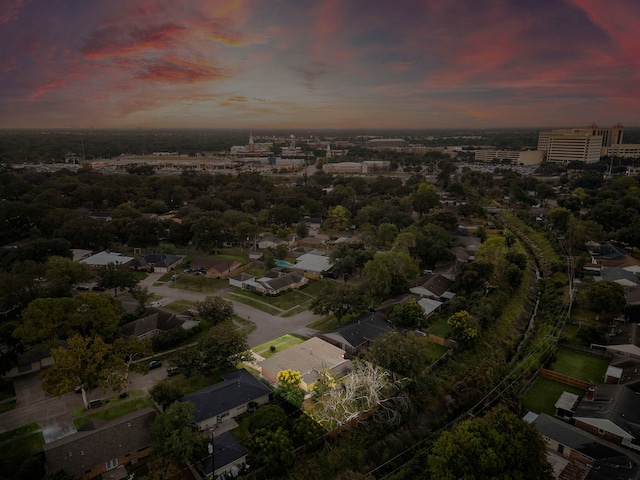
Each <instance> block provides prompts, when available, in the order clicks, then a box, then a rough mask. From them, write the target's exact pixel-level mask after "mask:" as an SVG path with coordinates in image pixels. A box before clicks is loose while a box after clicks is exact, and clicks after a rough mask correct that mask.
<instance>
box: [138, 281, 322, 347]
mask: <svg viewBox="0 0 640 480" xmlns="http://www.w3.org/2000/svg"><path fill="white" fill-rule="evenodd" d="M162 275H163V274H162V273H152V274H150V275H149V276H148V277H147V278H146V279H144V280H143V281H142V282H140V285H141V286H143V287H147V288H148V289H149V291H150V292H152V293H154V294H156V295H159V296H161V297H162V298H161V299H160V302H161V303H162V304H163V305H168V304H170V303H171V302H174V301H177V300H189V301H192V302H199V301H202V300H204V299H205V298H206V297H207V296H210V295H215V294H220V293H224V292H225V291H227V290H226V289H225V290H224V291H223V292H216V291H213V290H212V291H211V293H199V292H192V291H190V290H182V289H180V288H173V287H172V282H167V283H166V284H164V285H162V286H156V287H154V286H153V284H154V283H156V282H157V281H158V279H159V278H160V277H161V276H162ZM178 281H180V280H178ZM231 303H232V304H233V308H234V310H235V312H236V314H237V315H239V316H240V317H242V318H245V319H247V320H250V321H252V322H253V323H255V324H256V329H255V330H254V331H253V332H252V333H250V334H249V337H248V342H249V346H250V347H255V346H256V345H260V344H262V343H264V342H267V341H269V340H272V339H274V338H278V337H280V336H282V335H284V334H285V333H298V334H301V335H304V336H312V335H313V333H315V331H314V330H310V329H308V328H307V325H309V324H310V323H311V322H313V321H314V320H317V319H319V318H320V317H319V316H317V315H314V314H313V313H311V312H309V311H308V310H305V311H304V312H300V313H298V314H296V315H293V316H291V317H286V318H283V317H278V316H276V315H271V314H269V313H267V312H263V311H262V310H259V309H257V308H255V307H252V306H249V305H246V304H244V303H240V302H236V301H233V300H231Z"/></svg>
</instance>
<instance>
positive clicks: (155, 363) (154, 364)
mask: <svg viewBox="0 0 640 480" xmlns="http://www.w3.org/2000/svg"><path fill="white" fill-rule="evenodd" d="M161 366H162V362H161V361H160V360H151V361H150V362H149V370H153V369H154V368H160V367H161Z"/></svg>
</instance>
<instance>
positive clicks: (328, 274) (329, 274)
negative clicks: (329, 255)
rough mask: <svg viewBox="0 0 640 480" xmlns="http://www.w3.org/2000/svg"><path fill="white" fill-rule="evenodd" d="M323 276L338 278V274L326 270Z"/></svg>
mask: <svg viewBox="0 0 640 480" xmlns="http://www.w3.org/2000/svg"><path fill="white" fill-rule="evenodd" d="M324 276H325V277H327V278H333V279H334V280H335V279H336V278H338V274H337V273H335V272H327V273H325V274H324Z"/></svg>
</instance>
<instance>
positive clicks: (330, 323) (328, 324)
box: [307, 314, 338, 333]
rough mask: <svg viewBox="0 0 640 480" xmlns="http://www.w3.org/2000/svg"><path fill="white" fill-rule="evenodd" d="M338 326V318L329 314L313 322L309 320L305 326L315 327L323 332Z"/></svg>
mask: <svg viewBox="0 0 640 480" xmlns="http://www.w3.org/2000/svg"><path fill="white" fill-rule="evenodd" d="M337 326H338V319H337V318H336V317H334V316H333V314H331V315H327V316H326V317H322V318H320V319H318V320H316V321H315V322H311V323H310V324H309V325H307V327H309V328H315V329H316V330H319V331H321V332H323V333H326V332H330V331H331V330H333V329H334V328H336V327H337Z"/></svg>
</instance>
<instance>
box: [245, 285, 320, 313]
mask: <svg viewBox="0 0 640 480" xmlns="http://www.w3.org/2000/svg"><path fill="white" fill-rule="evenodd" d="M233 294H234V295H238V296H243V297H247V298H249V299H251V300H255V301H258V302H263V303H266V304H268V305H270V306H272V307H275V308H277V309H279V310H289V309H290V308H293V307H297V306H298V305H300V304H304V303H309V302H311V301H312V300H313V298H314V297H313V296H311V295H308V294H307V293H303V292H301V291H297V290H291V291H289V292H287V293H284V294H282V295H278V296H275V297H272V296H269V295H260V294H258V293H255V292H251V291H249V290H242V289H236V290H234V291H233Z"/></svg>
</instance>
